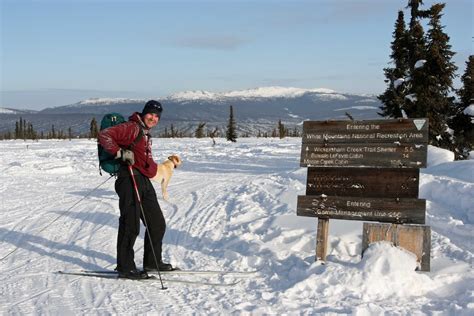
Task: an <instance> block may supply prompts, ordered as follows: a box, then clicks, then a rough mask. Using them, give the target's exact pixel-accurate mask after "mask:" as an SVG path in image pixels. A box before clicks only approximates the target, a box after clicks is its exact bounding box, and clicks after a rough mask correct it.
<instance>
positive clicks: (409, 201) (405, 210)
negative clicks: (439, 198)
mask: <svg viewBox="0 0 474 316" xmlns="http://www.w3.org/2000/svg"><path fill="white" fill-rule="evenodd" d="M425 207H426V200H423V199H414V198H400V199H397V198H362V197H350V196H349V197H348V196H325V195H322V196H307V195H299V196H298V202H297V210H296V214H297V215H298V216H310V217H318V218H330V219H345V220H358V221H377V222H387V223H398V224H401V223H411V224H424V223H425Z"/></svg>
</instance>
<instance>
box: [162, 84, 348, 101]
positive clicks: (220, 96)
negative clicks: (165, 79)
mask: <svg viewBox="0 0 474 316" xmlns="http://www.w3.org/2000/svg"><path fill="white" fill-rule="evenodd" d="M305 93H317V94H321V95H322V96H325V97H339V98H341V97H343V96H342V95H339V94H337V93H336V92H335V91H334V90H331V89H325V88H317V89H302V88H292V87H278V86H275V87H259V88H255V89H247V90H236V91H228V92H209V91H201V90H198V91H184V92H178V93H175V94H172V95H170V96H168V99H170V100H225V99H230V98H243V99H249V98H296V97H300V96H302V95H303V94H305Z"/></svg>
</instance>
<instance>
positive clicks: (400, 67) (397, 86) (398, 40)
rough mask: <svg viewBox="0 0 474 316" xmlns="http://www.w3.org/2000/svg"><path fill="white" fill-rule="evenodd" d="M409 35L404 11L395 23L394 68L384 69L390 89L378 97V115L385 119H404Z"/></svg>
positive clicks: (392, 59)
mask: <svg viewBox="0 0 474 316" xmlns="http://www.w3.org/2000/svg"><path fill="white" fill-rule="evenodd" d="M407 37H408V33H407V31H406V29H405V19H404V14H403V11H398V18H397V21H396V22H395V31H394V32H393V41H392V43H391V48H392V53H391V54H390V58H391V62H392V64H393V67H387V68H384V74H385V78H386V80H385V82H386V83H388V87H387V89H386V90H385V92H384V93H383V94H381V95H379V96H378V99H379V100H380V101H381V102H382V106H381V107H380V109H381V110H382V112H380V113H378V114H379V115H381V116H384V117H393V118H397V117H402V112H401V110H402V109H403V107H404V103H405V91H404V89H405V87H404V84H403V82H404V81H405V77H406V76H407V74H408V38H407Z"/></svg>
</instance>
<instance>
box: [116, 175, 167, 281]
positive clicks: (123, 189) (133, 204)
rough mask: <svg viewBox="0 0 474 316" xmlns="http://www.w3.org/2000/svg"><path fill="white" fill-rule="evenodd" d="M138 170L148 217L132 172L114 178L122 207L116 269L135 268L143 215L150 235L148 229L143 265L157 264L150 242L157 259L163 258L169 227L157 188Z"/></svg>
mask: <svg viewBox="0 0 474 316" xmlns="http://www.w3.org/2000/svg"><path fill="white" fill-rule="evenodd" d="M136 173H137V174H136V175H135V180H136V182H137V186H138V192H139V194H140V198H141V201H142V206H143V211H144V213H145V221H144V220H143V216H142V213H141V210H140V205H139V204H138V201H137V198H136V193H135V188H134V186H133V182H132V178H131V176H130V175H128V176H125V175H123V176H119V177H118V178H117V180H116V181H115V191H116V192H117V194H118V196H119V207H120V219H119V229H118V238H117V270H118V271H124V272H125V271H130V270H132V269H136V266H135V261H134V256H135V252H134V250H133V246H134V244H135V240H136V239H137V237H138V234H139V232H140V219H141V220H142V221H143V224H144V225H145V222H146V223H147V224H148V226H147V227H146V229H147V230H148V231H149V233H150V235H151V241H150V238H149V237H148V232H145V247H144V258H143V266H144V267H155V266H156V264H155V260H154V258H153V251H152V248H151V244H153V249H154V250H155V254H156V259H157V260H158V262H160V261H161V251H162V249H161V248H162V243H163V236H164V235H165V230H166V222H165V218H164V216H163V213H162V211H161V208H160V205H159V204H158V200H157V197H156V192H155V189H154V188H153V185H152V184H151V181H150V179H149V178H147V177H145V176H143V175H142V174H140V173H139V172H136ZM145 226H146V225H145Z"/></svg>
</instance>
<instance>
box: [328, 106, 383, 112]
mask: <svg viewBox="0 0 474 316" xmlns="http://www.w3.org/2000/svg"><path fill="white" fill-rule="evenodd" d="M376 109H378V107H376V106H368V105H356V106H351V107H348V108H340V109H335V110H334V111H347V110H360V111H363V110H376Z"/></svg>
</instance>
